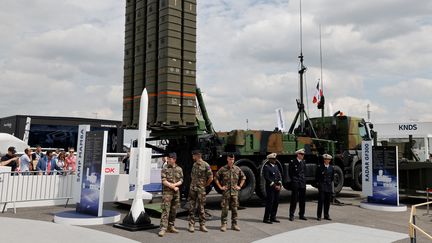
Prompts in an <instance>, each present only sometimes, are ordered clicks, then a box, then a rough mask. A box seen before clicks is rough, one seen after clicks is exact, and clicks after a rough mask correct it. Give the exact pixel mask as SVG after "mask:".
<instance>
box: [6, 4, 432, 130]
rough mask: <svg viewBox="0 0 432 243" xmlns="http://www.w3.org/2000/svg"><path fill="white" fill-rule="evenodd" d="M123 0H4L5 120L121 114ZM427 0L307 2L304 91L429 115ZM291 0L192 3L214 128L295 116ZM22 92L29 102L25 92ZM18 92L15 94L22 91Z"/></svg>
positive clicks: (399, 114) (356, 109)
mask: <svg viewBox="0 0 432 243" xmlns="http://www.w3.org/2000/svg"><path fill="white" fill-rule="evenodd" d="M124 11H125V9H124V1H117V0H93V1H84V0H66V1H60V2H59V1H53V0H33V1H13V0H5V1H3V2H2V8H1V9H0V31H1V33H4V34H3V35H2V38H1V39H0V85H1V87H2V88H1V89H0V97H1V100H2V102H0V108H1V111H2V112H1V114H0V116H6V115H13V114H37V115H67V116H69V115H74V116H84V117H95V115H96V114H95V113H98V114H97V115H98V117H103V118H109V119H118V120H120V119H121V113H122V76H123V73H122V72H123V41H124ZM431 12H432V2H431V1H429V0H418V1H416V2H415V3H413V2H410V1H404V0H382V1H378V2H376V1H375V2H371V1H362V0H353V1H343V0H325V1H324V0H316V1H303V52H304V55H305V65H306V67H307V68H308V70H307V72H306V81H307V83H305V88H306V91H307V97H305V103H307V104H308V105H309V106H308V110H309V111H310V113H311V116H315V115H319V111H318V110H317V109H316V108H315V106H314V105H313V104H312V103H311V100H312V96H313V94H314V92H315V84H316V80H317V79H318V78H319V77H320V62H319V34H318V31H319V30H318V29H319V25H320V24H321V25H322V44H323V68H324V69H323V77H324V82H325V91H324V94H325V97H326V101H327V103H332V106H333V109H334V110H335V111H336V110H343V111H344V112H345V113H346V114H349V115H355V116H362V117H365V116H366V105H367V104H370V105H371V111H372V118H373V121H399V120H401V119H411V118H413V119H414V118H415V119H431V118H432V117H431V116H432V115H429V114H430V112H429V111H428V108H427V106H428V103H429V100H428V96H429V94H430V93H431V92H432V87H431V83H432V82H431V81H432V71H431V68H430V67H429V66H430V63H432V46H431V45H430V40H431V39H432V19H431V18H430V17H429V16H430V13H431ZM298 20H299V13H298V1H288V0H235V1H233V0H212V1H207V0H202V1H198V46H197V50H198V56H197V57H198V63H197V65H198V73H197V75H198V79H197V83H198V85H199V86H200V87H201V89H202V91H203V92H204V98H205V102H206V104H207V109H208V111H209V115H210V118H211V119H212V120H213V123H214V126H215V128H216V130H231V129H236V128H246V119H248V120H249V127H250V128H254V129H273V128H274V127H275V125H276V124H275V112H274V109H275V108H278V107H282V108H284V110H285V113H286V122H287V124H290V123H291V120H292V119H293V117H294V115H295V113H296V111H297V107H296V102H295V99H296V98H298V92H299V91H298V73H297V72H298V67H299V64H298V58H297V57H298V55H299V46H300V45H299V23H298ZM26 92H28V98H27V96H26V95H27V93H26ZM18 97H19V98H18Z"/></svg>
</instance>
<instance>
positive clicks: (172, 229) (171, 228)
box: [167, 226, 179, 233]
mask: <svg viewBox="0 0 432 243" xmlns="http://www.w3.org/2000/svg"><path fill="white" fill-rule="evenodd" d="M167 232H170V233H178V232H179V231H178V230H177V229H176V228H175V227H174V226H168V230H167Z"/></svg>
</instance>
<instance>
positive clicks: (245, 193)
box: [238, 165, 256, 202]
mask: <svg viewBox="0 0 432 243" xmlns="http://www.w3.org/2000/svg"><path fill="white" fill-rule="evenodd" d="M240 169H241V170H242V171H243V173H244V174H245V176H246V181H245V183H244V184H243V187H242V189H241V190H240V192H239V194H238V198H239V201H240V202H245V201H247V200H249V199H250V198H251V197H252V195H253V193H254V190H255V182H256V180H255V175H254V173H253V171H252V169H251V168H249V167H248V166H245V165H242V166H240Z"/></svg>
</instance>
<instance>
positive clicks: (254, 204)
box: [0, 189, 432, 243]
mask: <svg viewBox="0 0 432 243" xmlns="http://www.w3.org/2000/svg"><path fill="white" fill-rule="evenodd" d="M317 196H318V193H317V191H316V190H315V189H308V191H307V201H306V217H307V218H308V220H307V221H303V220H298V219H297V218H296V220H295V221H294V222H290V221H288V209H289V200H290V193H289V192H288V191H285V190H283V191H282V192H281V198H280V205H279V210H278V219H280V220H281V223H274V224H272V225H269V224H264V223H262V217H263V214H264V202H263V201H261V200H260V199H259V198H257V197H255V196H254V197H253V198H252V199H250V200H249V201H248V202H246V203H242V204H241V207H242V208H243V209H241V210H240V211H239V226H240V228H241V231H240V232H237V231H233V230H230V229H229V230H227V232H221V231H219V227H220V213H221V210H220V197H221V196H220V195H218V194H216V193H215V192H212V193H210V194H209V195H208V197H207V206H206V208H207V209H208V210H207V211H208V213H209V214H211V215H212V216H211V218H210V219H208V221H207V228H208V229H209V232H208V233H203V232H200V231H195V233H189V232H188V231H187V226H188V223H187V217H186V216H180V217H178V218H177V220H176V223H175V224H176V227H177V229H179V230H180V233H179V234H170V233H167V234H166V235H165V237H162V238H161V237H158V236H157V232H158V229H154V230H148V231H138V232H129V231H124V230H121V229H117V228H114V227H112V225H99V226H85V228H89V229H94V230H98V231H102V232H107V233H111V234H115V235H118V236H122V237H125V238H129V239H132V240H136V241H138V242H173V241H175V242H190V243H191V242H236V243H240V242H252V241H256V240H260V239H263V238H266V237H270V236H273V235H276V234H280V233H284V232H287V231H292V230H296V229H302V228H305V227H310V226H317V225H323V224H328V223H342V224H349V225H355V226H364V227H371V228H375V229H381V230H388V231H393V232H398V233H403V234H408V221H409V216H410V210H411V205H413V204H417V203H421V202H424V201H425V200H419V199H402V200H401V203H404V204H406V205H407V206H408V210H407V211H406V212H380V211H372V210H367V209H362V208H360V207H359V205H360V202H361V201H362V198H361V197H360V194H359V193H358V192H353V191H351V190H350V189H344V190H343V191H342V193H341V194H340V195H339V196H338V200H339V201H340V202H342V205H340V206H337V205H332V206H331V207H330V216H331V218H332V219H333V220H332V221H326V220H322V221H317V220H316V219H315V215H316V207H317ZM69 208H73V206H69ZM69 208H67V209H65V208H64V207H60V206H56V207H38V208H18V209H17V213H16V214H13V210H11V209H10V210H9V211H8V212H6V213H3V214H0V217H10V218H25V219H32V220H41V221H49V222H51V221H52V220H53V217H54V216H53V215H54V213H57V212H62V211H65V210H70V209H69ZM104 209H110V210H116V211H118V212H121V214H122V218H123V217H124V216H125V215H126V214H127V213H128V212H129V210H128V209H127V206H125V204H114V203H106V204H105V205H104ZM425 213H426V208H419V209H418V210H417V215H418V217H417V224H418V225H419V226H420V227H421V228H422V229H424V230H425V231H426V232H428V233H430V234H431V233H432V222H431V219H432V217H431V216H429V215H423V214H425ZM159 222H160V220H159V219H158V218H152V223H153V224H156V225H159ZM197 225H198V224H197ZM228 226H229V227H230V226H231V225H230V224H228ZM196 229H197V228H196ZM1 231H2V229H0V232H1ZM3 233H5V232H3ZM417 236H418V237H417V242H428V240H426V238H425V237H423V236H421V235H420V233H418V234H417ZM77 237H79V236H77ZM42 239H43V237H42ZM77 240H78V238H77ZM287 240H288V239H287ZM34 242H36V241H34ZM291 242H293V241H291ZM294 242H295V241H294ZM340 242H344V241H343V239H341V241H340ZM397 242H398V243H399V242H410V240H409V238H407V239H404V240H400V241H397Z"/></svg>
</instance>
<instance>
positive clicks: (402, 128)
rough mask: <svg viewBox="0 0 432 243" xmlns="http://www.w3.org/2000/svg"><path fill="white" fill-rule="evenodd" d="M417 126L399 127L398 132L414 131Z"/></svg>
mask: <svg viewBox="0 0 432 243" xmlns="http://www.w3.org/2000/svg"><path fill="white" fill-rule="evenodd" d="M416 130H417V124H407V125H399V131H416Z"/></svg>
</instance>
